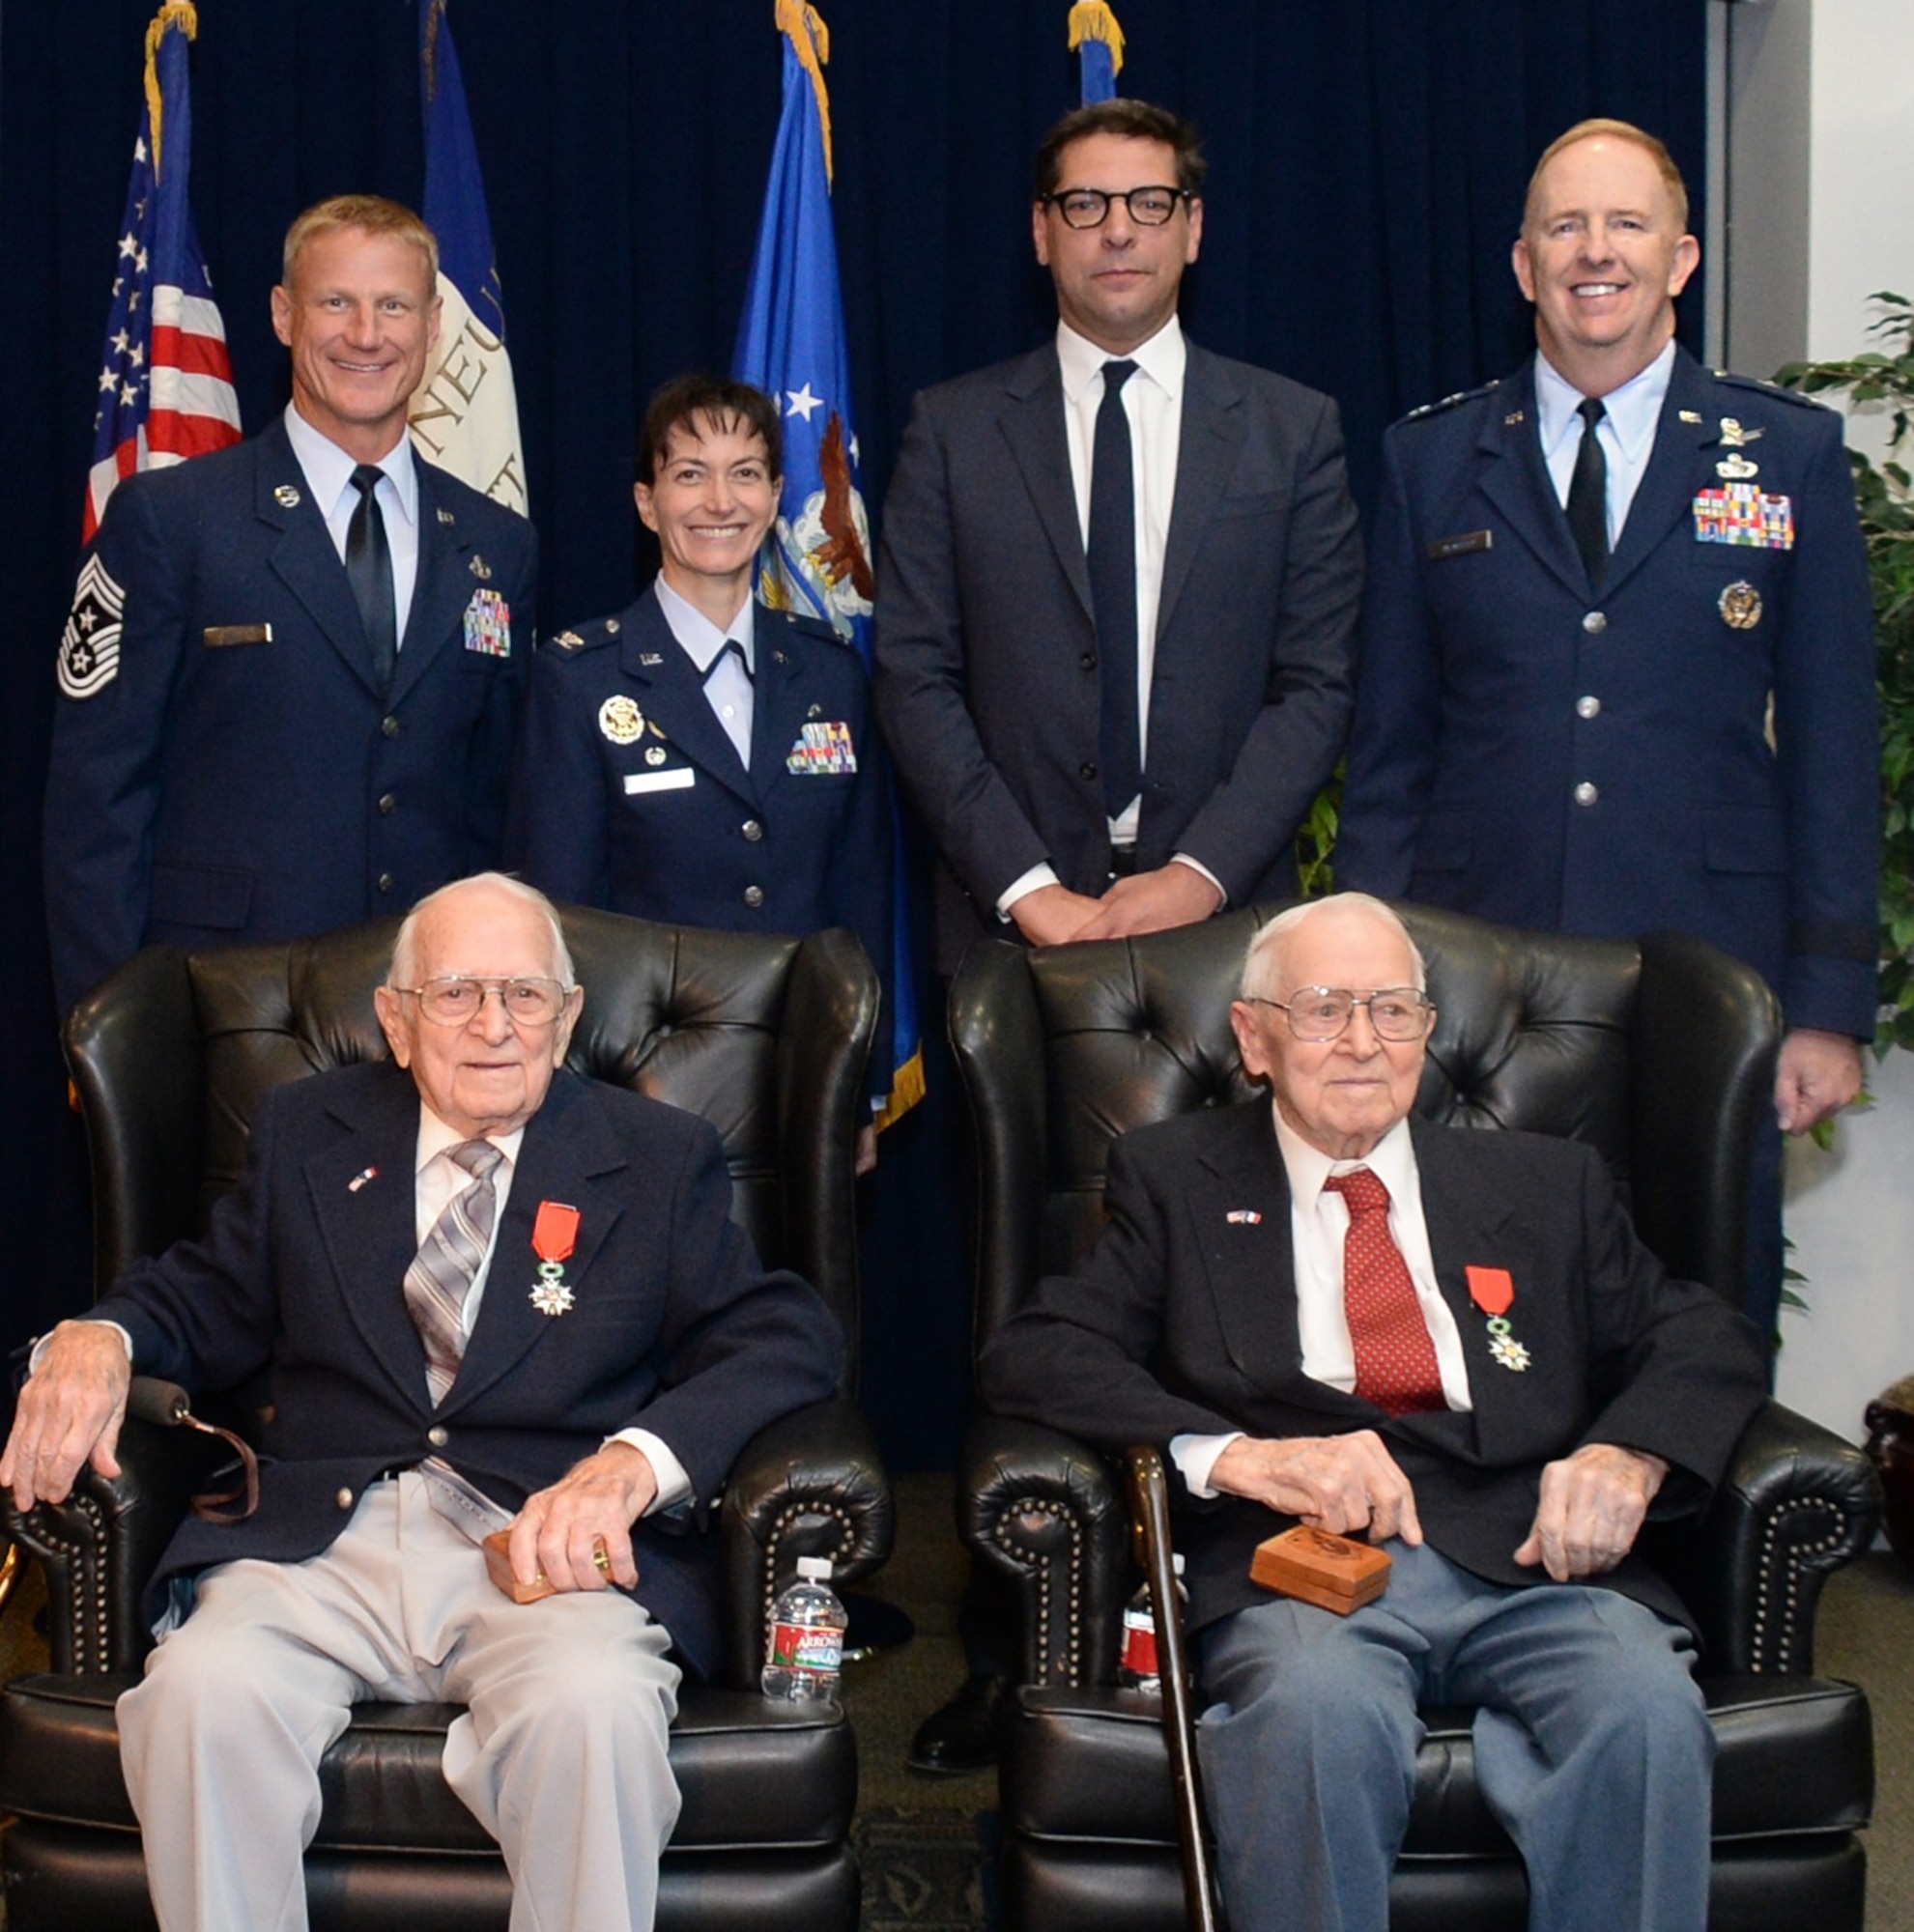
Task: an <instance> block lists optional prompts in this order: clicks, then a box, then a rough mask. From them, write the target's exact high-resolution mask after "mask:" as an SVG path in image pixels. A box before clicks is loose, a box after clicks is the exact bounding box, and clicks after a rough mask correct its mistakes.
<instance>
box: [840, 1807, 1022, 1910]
mask: <svg viewBox="0 0 1914 1932" xmlns="http://www.w3.org/2000/svg"><path fill="white" fill-rule="evenodd" d="M996 1822H997V1819H996V1813H995V1812H986V1813H984V1814H983V1815H982V1816H981V1817H979V1816H973V1815H972V1814H970V1813H968V1812H963V1811H944V1810H928V1809H927V1810H910V1811H904V1810H894V1809H890V1808H885V1809H881V1810H867V1811H863V1812H860V1813H859V1815H858V1819H857V1822H856V1824H855V1825H853V1826H852V1828H851V1837H852V1840H853V1842H854V1843H855V1844H856V1846H857V1858H858V1863H859V1864H860V1865H862V1866H863V1868H864V1910H863V1915H862V1918H861V1920H860V1925H861V1928H862V1932H973V1928H977V1927H984V1926H988V1925H991V1924H993V1923H995V1921H996V1911H995V1903H996V1902H995V1899H994V1898H993V1897H992V1896H991V1893H992V1890H993V1888H992V1886H991V1885H990V1883H989V1875H990V1874H991V1873H992V1872H993V1871H994V1869H995V1863H996V1859H995V1848H994V1844H993V1843H992V1842H991V1841H992V1840H993V1838H994V1836H995V1828H996Z"/></svg>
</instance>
